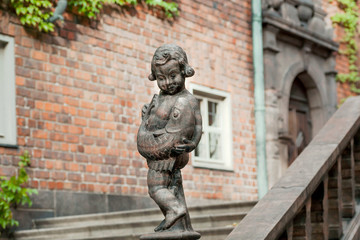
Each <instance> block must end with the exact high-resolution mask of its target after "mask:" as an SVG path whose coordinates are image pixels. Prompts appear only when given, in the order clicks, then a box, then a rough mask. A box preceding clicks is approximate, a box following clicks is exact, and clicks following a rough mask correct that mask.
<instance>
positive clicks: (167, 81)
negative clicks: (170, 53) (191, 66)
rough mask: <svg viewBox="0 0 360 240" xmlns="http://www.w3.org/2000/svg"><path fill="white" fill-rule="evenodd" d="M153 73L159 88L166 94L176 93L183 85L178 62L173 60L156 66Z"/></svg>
mask: <svg viewBox="0 0 360 240" xmlns="http://www.w3.org/2000/svg"><path fill="white" fill-rule="evenodd" d="M155 74H156V80H157V84H158V86H159V88H160V89H161V90H162V91H163V92H164V93H166V94H170V95H173V94H176V93H178V92H180V91H182V90H183V89H184V87H185V85H184V84H185V78H184V76H183V75H182V74H181V70H180V66H179V63H178V62H177V61H175V60H170V61H168V62H167V63H165V64H164V65H160V66H157V67H156V68H155Z"/></svg>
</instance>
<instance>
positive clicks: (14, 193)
mask: <svg viewBox="0 0 360 240" xmlns="http://www.w3.org/2000/svg"><path fill="white" fill-rule="evenodd" d="M29 165H30V156H29V153H28V152H25V153H24V154H23V155H22V156H20V162H19V172H18V176H17V177H16V176H12V177H10V178H9V179H7V178H6V177H0V189H1V191H0V229H3V230H4V229H6V228H7V227H12V226H14V225H15V226H18V225H19V223H18V221H16V220H14V219H13V216H12V212H11V208H12V207H16V206H17V205H19V204H20V205H25V204H28V205H29V206H31V205H32V202H31V199H30V197H29V196H31V195H32V194H34V193H35V194H37V190H35V189H29V188H25V187H23V185H24V184H26V183H27V181H28V179H29V176H28V175H27V173H26V170H25V167H27V166H29ZM0 235H1V232H0Z"/></svg>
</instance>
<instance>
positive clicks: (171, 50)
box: [148, 44, 195, 81]
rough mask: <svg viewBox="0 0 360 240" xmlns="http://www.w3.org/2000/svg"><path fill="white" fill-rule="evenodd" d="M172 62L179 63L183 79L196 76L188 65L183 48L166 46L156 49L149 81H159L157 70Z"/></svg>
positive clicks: (171, 45) (173, 45)
mask: <svg viewBox="0 0 360 240" xmlns="http://www.w3.org/2000/svg"><path fill="white" fill-rule="evenodd" d="M170 60H175V61H176V62H178V64H179V67H180V71H181V74H182V76H183V78H186V77H191V76H193V75H194V74H195V71H194V69H193V68H192V67H190V65H189V64H188V60H187V57H186V53H185V51H184V50H183V49H182V48H181V47H179V46H177V45H175V44H164V45H162V46H161V47H159V48H158V49H156V51H155V53H154V56H153V59H152V61H151V74H150V75H149V77H148V78H149V80H150V81H154V80H157V76H156V68H157V67H158V66H162V65H165V64H166V63H168V62H169V61H170Z"/></svg>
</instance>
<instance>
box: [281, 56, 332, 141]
mask: <svg viewBox="0 0 360 240" xmlns="http://www.w3.org/2000/svg"><path fill="white" fill-rule="evenodd" d="M296 77H298V78H299V79H300V80H301V82H302V83H303V84H304V86H305V88H306V92H307V95H308V97H309V104H310V111H311V112H310V114H311V117H312V119H313V128H312V130H313V132H312V135H313V136H314V135H315V134H316V133H317V132H318V131H319V130H320V128H321V127H322V125H323V124H324V123H325V121H326V118H327V117H326V116H327V107H328V105H329V102H328V96H327V92H326V76H325V74H324V73H323V72H322V71H321V70H320V68H318V67H315V66H314V65H309V66H308V67H307V66H306V65H305V63H304V62H302V61H301V62H300V61H299V62H296V63H294V64H293V65H291V66H290V67H289V69H288V71H287V72H286V73H285V75H284V77H283V79H282V81H281V82H282V83H281V86H282V88H281V90H280V93H281V101H280V114H281V115H282V117H281V118H282V119H283V121H282V122H283V123H284V126H280V134H281V133H286V132H287V131H288V129H287V128H288V126H287V124H286V123H287V122H288V116H287V109H288V108H289V98H290V91H291V87H292V86H293V83H294V80H295V78H296ZM315 116H316V117H315Z"/></svg>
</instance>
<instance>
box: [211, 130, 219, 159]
mask: <svg viewBox="0 0 360 240" xmlns="http://www.w3.org/2000/svg"><path fill="white" fill-rule="evenodd" d="M209 154H210V159H216V160H219V159H220V154H221V142H220V134H219V133H209Z"/></svg>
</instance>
